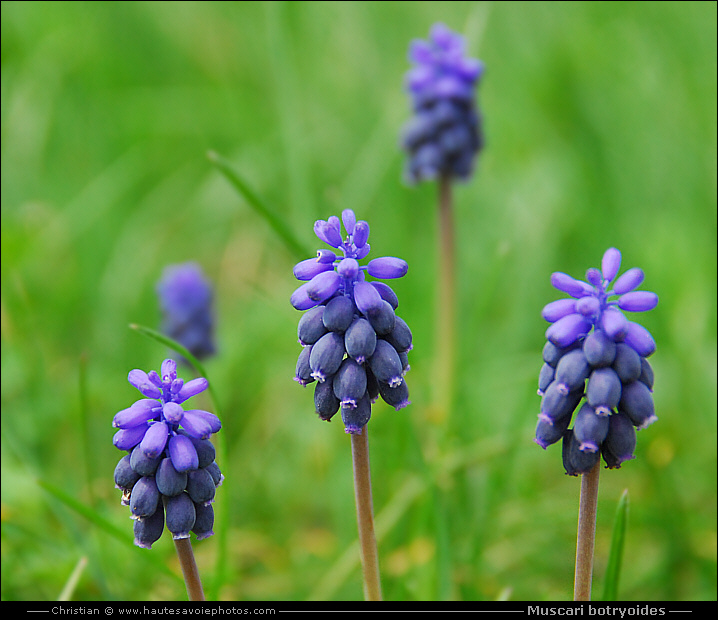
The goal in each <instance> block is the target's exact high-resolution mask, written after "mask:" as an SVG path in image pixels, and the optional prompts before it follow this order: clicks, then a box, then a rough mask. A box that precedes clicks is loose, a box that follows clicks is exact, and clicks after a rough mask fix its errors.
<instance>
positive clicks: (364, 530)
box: [351, 426, 382, 601]
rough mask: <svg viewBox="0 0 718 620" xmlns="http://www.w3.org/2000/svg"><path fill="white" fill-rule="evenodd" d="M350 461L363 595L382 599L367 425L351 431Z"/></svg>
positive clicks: (369, 598)
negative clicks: (354, 431)
mask: <svg viewBox="0 0 718 620" xmlns="http://www.w3.org/2000/svg"><path fill="white" fill-rule="evenodd" d="M351 438H352V463H353V465H354V498H355V500H356V507H357V523H358V526H359V546H360V548H361V563H362V574H363V577H364V598H365V599H366V600H367V601H381V600H382V596H381V581H380V578H379V556H378V553H377V548H376V535H375V533H374V508H373V505H372V498H371V472H370V469H369V435H368V431H367V426H364V428H363V429H362V430H361V433H352V435H351Z"/></svg>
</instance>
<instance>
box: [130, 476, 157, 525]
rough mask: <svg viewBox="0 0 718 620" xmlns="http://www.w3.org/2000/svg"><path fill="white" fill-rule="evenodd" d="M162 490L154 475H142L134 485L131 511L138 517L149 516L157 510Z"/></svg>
mask: <svg viewBox="0 0 718 620" xmlns="http://www.w3.org/2000/svg"><path fill="white" fill-rule="evenodd" d="M159 500H160V492H159V491H158V490H157V483H156V482H155V479H154V476H142V478H140V479H139V480H138V481H137V482H136V483H135V486H133V487H132V495H131V496H130V512H132V516H133V517H136V518H141V517H149V516H150V515H152V514H154V512H155V510H157V503H158V502H159Z"/></svg>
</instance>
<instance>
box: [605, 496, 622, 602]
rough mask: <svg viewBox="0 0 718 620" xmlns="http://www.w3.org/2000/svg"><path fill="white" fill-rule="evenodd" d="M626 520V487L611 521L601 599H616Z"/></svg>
mask: <svg viewBox="0 0 718 620" xmlns="http://www.w3.org/2000/svg"><path fill="white" fill-rule="evenodd" d="M627 521H628V489H626V490H624V491H623V494H622V495H621V499H619V500H618V507H617V508H616V518H615V520H614V522H613V534H612V535H611V550H610V552H609V554H608V565H607V567H606V581H605V584H604V588H603V600H604V601H615V600H618V599H617V596H618V581H619V577H620V573H621V563H622V562H623V548H624V546H625V543H626V524H627Z"/></svg>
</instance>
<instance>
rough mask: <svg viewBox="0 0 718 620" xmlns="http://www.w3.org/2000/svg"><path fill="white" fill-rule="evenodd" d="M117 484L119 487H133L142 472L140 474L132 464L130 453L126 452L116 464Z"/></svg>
mask: <svg viewBox="0 0 718 620" xmlns="http://www.w3.org/2000/svg"><path fill="white" fill-rule="evenodd" d="M114 477H115V486H116V487H117V488H118V489H131V488H132V487H133V486H135V482H137V481H138V480H139V479H140V478H141V477H142V474H138V473H137V472H136V471H135V470H134V469H132V465H131V464H130V455H129V454H125V456H123V457H122V458H121V459H120V461H119V462H118V463H117V465H116V466H115V475H114Z"/></svg>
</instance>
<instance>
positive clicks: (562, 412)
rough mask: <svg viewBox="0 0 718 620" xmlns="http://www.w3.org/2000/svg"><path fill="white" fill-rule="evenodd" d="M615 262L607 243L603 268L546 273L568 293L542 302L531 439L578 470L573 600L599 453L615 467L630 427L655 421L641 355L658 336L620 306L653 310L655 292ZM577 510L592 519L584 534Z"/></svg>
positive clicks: (632, 442)
mask: <svg viewBox="0 0 718 620" xmlns="http://www.w3.org/2000/svg"><path fill="white" fill-rule="evenodd" d="M620 267H621V253H620V252H619V251H618V250H617V249H616V248H609V249H608V250H606V252H605V253H604V255H603V259H602V261H601V268H600V269H595V268H592V269H589V270H588V271H587V272H586V281H581V280H576V279H574V278H573V277H571V276H570V275H568V274H565V273H561V272H556V273H554V274H552V275H551V284H552V285H553V286H554V287H555V288H557V289H558V290H559V291H561V292H563V293H567V294H568V295H569V296H570V297H569V298H566V299H559V300H557V301H553V302H551V303H549V304H547V305H546V306H545V307H544V309H543V311H542V313H541V314H542V316H543V318H544V319H545V320H546V321H548V322H549V323H550V325H549V327H548V329H547V330H546V339H547V342H546V344H545V346H544V348H543V362H544V363H543V366H542V367H541V370H540V372H539V380H538V393H539V395H540V396H541V408H540V413H539V416H538V417H539V419H538V423H537V425H536V438H535V441H536V443H537V444H538V445H539V446H541V447H542V448H544V449H545V448H546V447H548V446H549V445H551V444H553V443H556V442H558V441H559V440H561V441H562V458H563V466H564V469H565V470H566V473H567V474H568V475H571V476H578V475H582V476H583V478H582V490H581V506H580V508H579V546H578V555H577V563H576V569H577V573H576V584H575V588H576V590H575V593H574V595H575V596H576V597H577V598H576V600H587V599H586V597H587V596H588V595H590V579H591V574H590V572H591V571H590V563H591V562H592V559H593V530H594V529H595V502H596V496H597V493H598V472H599V461H600V459H601V457H603V460H604V462H605V463H606V467H607V468H610V469H617V468H620V467H621V465H622V463H624V462H625V461H627V460H630V459H633V458H634V454H633V452H634V449H635V446H636V429H638V430H641V429H645V428H646V427H648V426H649V425H650V424H652V423H653V422H655V421H656V420H657V417H656V414H655V410H654V404H653V394H652V392H653V369H652V368H651V365H650V363H649V362H648V359H647V358H648V357H649V356H650V355H651V354H652V353H653V352H654V351H655V350H656V343H655V341H654V339H653V337H652V336H651V334H650V333H649V332H648V330H646V329H645V328H644V327H643V326H641V325H640V324H639V323H636V322H634V321H632V320H630V319H629V318H627V317H626V315H625V314H624V313H625V312H631V313H633V312H645V311H647V310H652V309H653V308H655V307H656V306H657V305H658V296H657V295H656V294H655V293H652V292H649V291H638V290H636V289H637V288H638V287H639V286H640V285H641V283H642V282H643V278H644V274H643V271H642V270H641V269H638V268H636V267H634V268H632V269H629V270H628V271H626V272H625V273H623V274H622V275H621V276H620V277H616V276H618V272H619V269H620ZM574 412H575V415H574ZM572 422H573V426H572V427H571V428H569V427H570V426H571V423H572ZM582 516H583V517H585V518H586V519H588V520H589V521H590V522H589V524H588V525H587V526H586V528H585V532H586V533H587V537H588V538H589V540H585V541H584V540H582V538H581V518H582ZM591 522H592V523H591ZM592 524H593V527H592ZM584 543H585V545H584ZM589 547H590V548H589ZM581 555H583V557H581V558H580V557H579V556H581ZM587 566H588V567H587Z"/></svg>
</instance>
